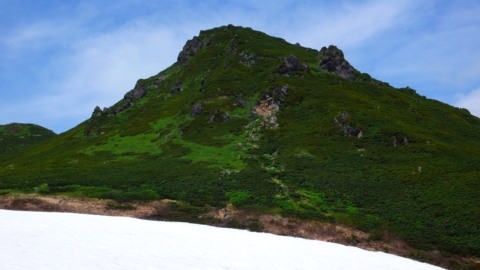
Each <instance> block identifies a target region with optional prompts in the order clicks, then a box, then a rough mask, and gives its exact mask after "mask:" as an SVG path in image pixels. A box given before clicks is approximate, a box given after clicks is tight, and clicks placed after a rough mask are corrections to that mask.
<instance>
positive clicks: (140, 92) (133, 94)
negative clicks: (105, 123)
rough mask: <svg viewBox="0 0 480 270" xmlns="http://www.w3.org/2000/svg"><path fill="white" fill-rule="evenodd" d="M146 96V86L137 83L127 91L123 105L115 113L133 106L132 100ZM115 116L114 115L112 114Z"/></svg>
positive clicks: (139, 82)
mask: <svg viewBox="0 0 480 270" xmlns="http://www.w3.org/2000/svg"><path fill="white" fill-rule="evenodd" d="M146 94H147V86H146V85H145V84H144V83H143V82H141V81H138V82H137V84H135V87H134V88H133V89H132V90H130V91H128V92H127V93H126V94H125V95H124V96H123V99H124V100H125V103H124V104H123V105H122V106H120V107H118V109H117V111H116V113H120V112H123V111H124V110H126V109H127V108H129V107H130V106H132V105H133V100H135V99H139V98H142V97H144V96H145V95H146ZM112 114H115V113H112Z"/></svg>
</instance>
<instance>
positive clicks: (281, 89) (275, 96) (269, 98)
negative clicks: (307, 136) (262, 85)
mask: <svg viewBox="0 0 480 270" xmlns="http://www.w3.org/2000/svg"><path fill="white" fill-rule="evenodd" d="M287 90H288V85H285V86H277V87H275V89H273V91H272V94H271V95H269V94H267V93H265V94H264V95H263V96H262V99H260V100H259V101H258V102H257V104H256V105H255V107H253V112H254V113H255V114H258V115H261V116H263V119H264V121H263V123H262V125H265V126H270V127H272V128H275V127H277V126H278V124H277V117H276V116H275V112H277V111H278V110H280V106H279V105H280V104H282V103H283V102H284V101H285V97H286V96H287Z"/></svg>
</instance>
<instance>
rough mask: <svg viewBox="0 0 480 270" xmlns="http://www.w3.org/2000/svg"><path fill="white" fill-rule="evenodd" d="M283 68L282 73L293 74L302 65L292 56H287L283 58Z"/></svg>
mask: <svg viewBox="0 0 480 270" xmlns="http://www.w3.org/2000/svg"><path fill="white" fill-rule="evenodd" d="M283 60H284V61H285V66H284V67H282V70H283V73H288V72H293V71H296V70H298V69H301V68H302V67H303V65H302V63H300V61H299V60H298V58H297V57H295V56H294V55H289V56H286V57H284V58H283Z"/></svg>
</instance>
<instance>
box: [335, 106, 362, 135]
mask: <svg viewBox="0 0 480 270" xmlns="http://www.w3.org/2000/svg"><path fill="white" fill-rule="evenodd" d="M349 117H350V116H349V115H348V112H347V111H341V112H340V113H339V114H338V118H340V119H341V120H340V121H339V120H338V118H337V117H336V118H333V121H332V122H333V124H334V125H336V126H339V127H341V128H342V131H343V134H344V135H345V136H355V137H357V138H361V137H362V136H363V131H362V129H360V128H359V127H352V126H350V124H349V123H348V118H349Z"/></svg>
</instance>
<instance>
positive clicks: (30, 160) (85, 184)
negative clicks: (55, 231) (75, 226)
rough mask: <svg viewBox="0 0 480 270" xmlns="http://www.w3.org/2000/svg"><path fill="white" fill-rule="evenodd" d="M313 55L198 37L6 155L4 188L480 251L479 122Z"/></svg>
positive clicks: (244, 40)
mask: <svg viewBox="0 0 480 270" xmlns="http://www.w3.org/2000/svg"><path fill="white" fill-rule="evenodd" d="M290 55H293V56H294V57H295V58H297V59H298V62H299V63H301V65H299V66H295V65H293V66H294V67H293V68H292V67H291V66H289V64H288V61H286V60H285V59H286V57H287V58H288V57H289V56H290ZM321 57H322V55H319V51H317V50H312V49H307V48H303V47H301V46H298V45H297V46H296V45H292V44H289V43H287V42H286V41H284V40H283V39H280V38H274V37H271V36H268V35H266V34H264V33H261V32H258V31H254V30H251V29H250V28H241V27H233V26H228V27H220V28H215V29H212V30H208V31H202V32H201V33H200V35H199V38H198V39H194V40H193V41H190V42H189V43H187V44H186V46H185V47H184V50H183V51H182V53H181V54H180V56H179V61H178V62H177V63H175V64H173V65H172V66H171V67H169V68H168V69H166V70H164V71H162V72H160V73H159V74H157V75H155V76H152V77H150V78H147V79H142V80H139V81H138V83H137V85H136V86H135V88H134V90H133V91H132V92H129V93H130V94H127V95H126V98H125V99H124V100H121V101H119V102H118V103H117V104H115V105H113V106H112V107H111V108H107V109H105V110H99V109H97V110H95V111H94V114H93V116H92V118H91V119H88V120H86V121H85V122H83V123H81V124H79V125H78V126H77V127H75V128H73V129H71V130H69V131H67V132H65V133H63V134H60V135H59V136H57V137H56V138H55V139H53V140H49V141H46V142H44V143H41V144H38V145H36V146H33V147H32V148H30V149H29V150H28V152H24V153H20V154H18V153H17V154H16V155H10V156H3V157H0V166H1V169H0V189H20V190H32V188H34V187H41V188H40V190H41V191H42V192H44V193H55V192H75V193H77V194H82V195H84V196H89V197H99V198H112V199H116V200H119V201H129V200H154V199H162V198H170V199H176V200H183V201H186V202H189V203H191V204H193V205H198V206H203V205H205V204H209V205H212V206H223V205H225V204H226V203H229V202H232V203H233V204H234V205H235V206H237V207H245V208H255V209H263V210H265V211H267V210H268V211H276V212H278V213H281V214H282V215H285V216H295V217H298V218H304V219H318V220H325V221H330V222H341V223H345V224H349V225H351V226H353V227H356V228H359V229H361V230H365V231H370V232H375V231H381V230H385V229H386V230H389V231H392V232H395V233H397V234H399V235H400V236H402V237H403V238H404V239H406V240H407V241H408V242H409V243H410V244H411V245H413V246H414V247H416V248H420V249H425V250H426V249H440V250H445V251H449V252H452V253H456V254H472V255H477V256H478V255H480V224H479V223H478V221H479V220H480V209H479V208H480V173H479V172H480V165H479V164H480V139H479V138H480V120H479V119H478V118H476V117H474V116H472V115H470V113H469V112H468V111H467V110H465V109H459V108H455V107H452V106H449V105H447V104H444V103H441V102H438V101H436V100H431V99H428V98H426V97H424V96H420V95H418V94H416V92H415V91H414V90H413V89H410V88H403V89H395V88H393V87H390V86H389V85H388V84H386V83H381V82H380V81H377V80H374V79H372V78H370V76H369V75H368V74H362V73H360V72H358V71H356V70H355V71H354V74H355V79H354V80H346V79H344V78H343V77H340V76H338V75H336V74H332V73H328V72H325V71H324V69H323V68H321V67H319V62H320V60H321ZM293 62H295V61H293ZM293 62H291V63H293ZM294 64H295V63H294ZM282 89H283V90H282ZM285 89H286V90H285ZM285 92H286V94H285ZM269 99H270V105H271V106H270V107H268V105H269ZM272 102H273V104H272ZM276 106H277V107H276ZM200 108H201V109H200ZM277 108H278V110H276V109H277ZM264 110H267V111H268V113H270V114H271V115H269V116H267V117H264V116H262V115H259V113H260V114H263V112H264ZM360 131H361V132H360ZM394 141H395V142H396V143H394ZM394 144H395V145H394ZM11 163H15V165H14V166H13V167H8V165H9V164H11ZM45 184H47V185H45Z"/></svg>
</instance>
